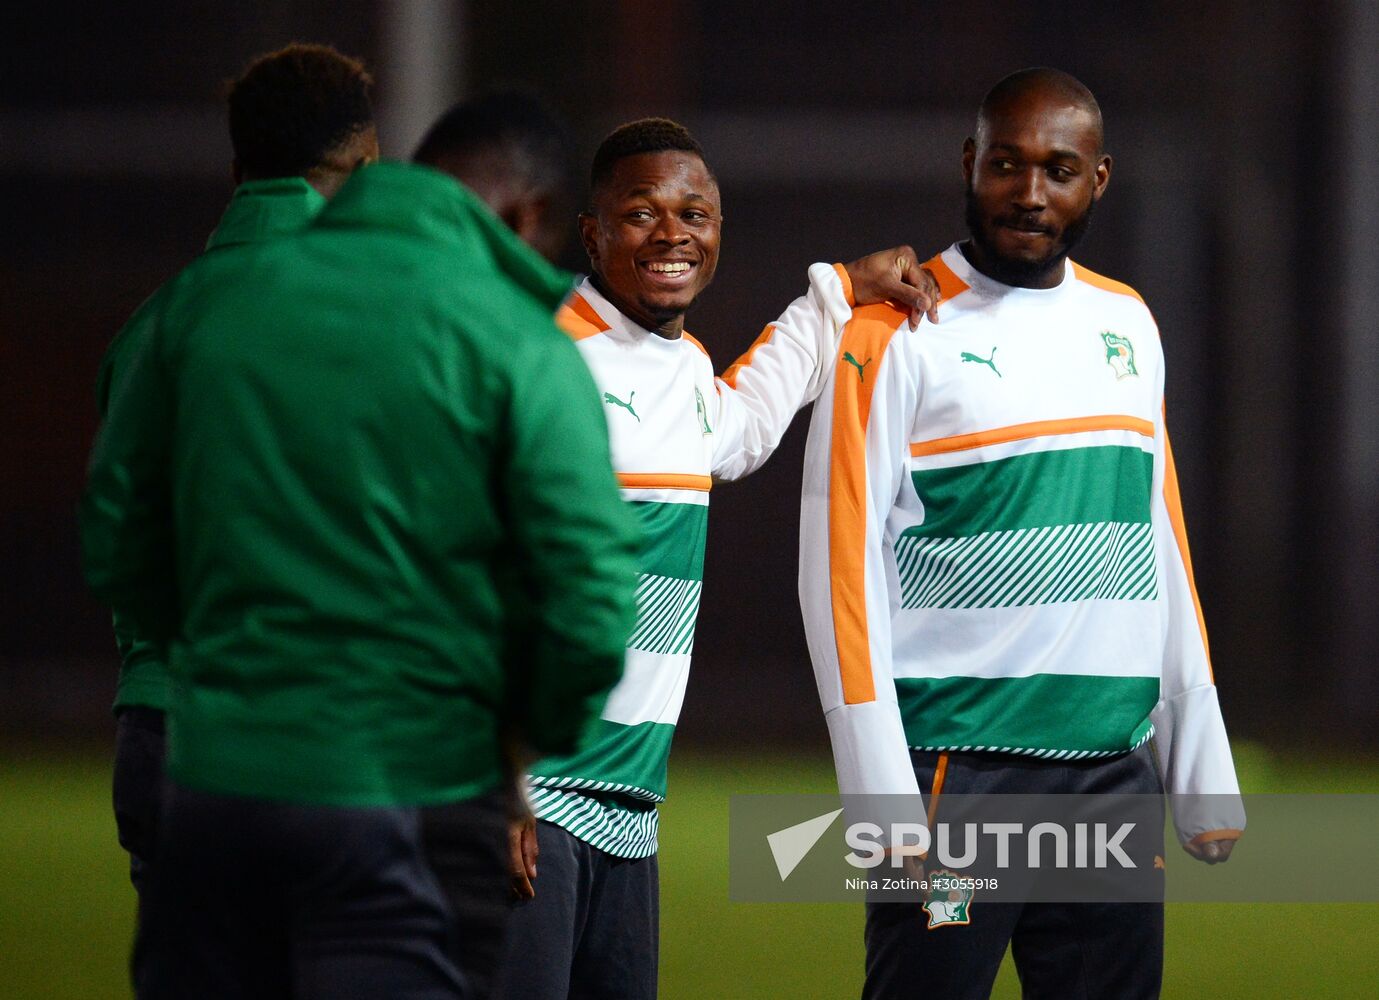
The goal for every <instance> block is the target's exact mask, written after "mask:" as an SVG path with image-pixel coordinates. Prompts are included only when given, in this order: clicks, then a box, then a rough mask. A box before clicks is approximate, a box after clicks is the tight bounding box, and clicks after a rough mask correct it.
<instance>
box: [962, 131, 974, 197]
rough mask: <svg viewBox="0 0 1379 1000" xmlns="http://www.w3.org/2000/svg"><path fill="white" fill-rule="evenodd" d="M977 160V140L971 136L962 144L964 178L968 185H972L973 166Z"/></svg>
mask: <svg viewBox="0 0 1379 1000" xmlns="http://www.w3.org/2000/svg"><path fill="white" fill-rule="evenodd" d="M976 162H977V142H976V140H975V139H973V138H972V137H971V136H968V138H966V139H964V140H963V144H962V179H963V181H964V182H965V183H966V184H967V186H968V187H971V186H972V166H973V164H975V163H976Z"/></svg>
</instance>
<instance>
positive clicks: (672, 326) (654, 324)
mask: <svg viewBox="0 0 1379 1000" xmlns="http://www.w3.org/2000/svg"><path fill="white" fill-rule="evenodd" d="M589 280H590V281H592V282H593V283H594V287H595V288H597V289H598V292H599V294H600V295H602V296H603V297H604V298H605V299H607V300H608V301H609V302H611V303H612V304H613V308H615V309H617V310H618V312H620V313H622V314H623V315H624V316H626V317H627V318H628V319H630V320H632V322H634V323H636V324H637V325H638V326H640V327H642V328H643V329H646V330H650V331H651V332H652V333H654V334H656V336H658V337H663V338H665V339H666V340H679V339H680V336H681V335H682V334H683V333H684V332H685V314H684V313H676V314H675V315H674V316H672V317H671V318H670V319H667V320H664V321H659V322H658V321H657V320H656V319H655V318H653V317H651V316H648V315H646V314H645V313H643V312H641V311H639V310H638V309H637V307H636V306H634V305H632V304H630V303H628V302H626V301H624V300H623V299H622V298H620V297H619V296H618V295H616V294H615V293H614V292H613V291H612V290H611V289H610V288H609V287H608V283H607V282H606V281H604V280H603V277H602V276H601V275H599V274H598V273H594V274H591V275H590V276H589Z"/></svg>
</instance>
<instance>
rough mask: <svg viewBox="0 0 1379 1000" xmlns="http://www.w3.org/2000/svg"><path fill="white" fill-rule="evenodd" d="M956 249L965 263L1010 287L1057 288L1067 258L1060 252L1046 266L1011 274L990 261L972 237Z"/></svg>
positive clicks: (1061, 278) (1060, 281) (1061, 279)
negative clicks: (1028, 271)
mask: <svg viewBox="0 0 1379 1000" xmlns="http://www.w3.org/2000/svg"><path fill="white" fill-rule="evenodd" d="M958 250H959V251H961V253H962V255H963V257H965V258H966V259H967V263H969V264H971V265H972V266H973V267H974V268H976V270H977V271H978V272H979V273H981V274H983V275H985V276H986V277H988V278H990V279H991V280H992V281H996V282H999V283H1000V284H1002V285H1009V286H1010V287H1012V288H1037V289H1044V290H1047V289H1050V288H1057V287H1058V286H1059V285H1060V284H1061V283H1062V281H1063V266H1064V262H1065V261H1066V260H1067V259H1068V255H1067V254H1061V255H1059V257H1058V258H1057V259H1055V260H1054V261H1053V262H1052V263H1051V264H1049V265H1048V266H1047V267H1044V268H1042V269H1041V270H1039V271H1035V272H1033V273H1031V274H1016V275H1012V274H1009V273H1007V272H1006V271H1004V270H1002V269H1001V268H1000V267H999V266H997V265H996V264H994V263H993V262H992V259H991V257H990V256H989V255H988V254H987V253H986V252H985V251H983V250H982V248H981V245H980V244H979V243H978V242H977V241H976V240H974V239H970V238H969V239H965V240H963V241H962V242H961V243H959V244H958Z"/></svg>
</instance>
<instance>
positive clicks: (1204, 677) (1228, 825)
mask: <svg viewBox="0 0 1379 1000" xmlns="http://www.w3.org/2000/svg"><path fill="white" fill-rule="evenodd" d="M1154 463H1155V473H1156V476H1155V478H1156V483H1155V493H1154V506H1153V508H1152V519H1153V525H1154V536H1155V547H1156V549H1157V554H1158V560H1159V565H1160V567H1161V569H1162V572H1161V574H1160V578H1159V586H1160V587H1161V588H1162V590H1163V597H1164V601H1165V604H1166V605H1167V628H1166V636H1165V641H1164V659H1163V679H1162V682H1161V684H1160V688H1159V693H1160V700H1159V703H1158V705H1156V706H1155V707H1154V710H1153V711H1152V712H1151V713H1150V716H1149V717H1150V720H1151V721H1152V722H1153V723H1154V731H1155V740H1154V745H1155V750H1156V753H1157V755H1158V760H1159V768H1160V771H1161V772H1162V774H1163V779H1164V785H1165V788H1166V790H1167V791H1168V794H1169V801H1170V805H1171V806H1172V810H1173V821H1174V825H1175V826H1176V828H1177V831H1178V838H1179V839H1180V840H1181V841H1183V842H1184V843H1187V842H1189V841H1205V840H1223V839H1235V838H1237V837H1239V836H1240V833H1241V831H1243V830H1244V829H1245V807H1244V804H1243V803H1242V802H1241V799H1240V785H1239V783H1238V781H1237V779H1236V774H1235V763H1234V760H1233V759H1232V757H1231V746H1230V741H1229V740H1228V739H1227V737H1226V724H1225V721H1224V720H1223V719H1222V717H1221V705H1220V703H1219V702H1218V701H1217V697H1216V684H1215V681H1214V678H1213V676H1212V670H1211V662H1210V653H1209V649H1208V645H1207V631H1206V625H1205V623H1204V621H1203V618H1202V611H1201V606H1200V604H1199V602H1198V599H1197V591H1196V588H1195V586H1194V584H1193V578H1192V561H1191V557H1190V555H1189V552H1188V543H1187V530H1186V527H1185V526H1184V522H1183V511H1182V504H1181V502H1180V500H1179V494H1178V475H1177V471H1176V470H1175V468H1174V465H1173V450H1172V448H1171V447H1170V445H1169V441H1168V429H1167V426H1166V423H1165V421H1164V420H1162V419H1161V420H1160V421H1159V425H1158V427H1157V429H1156V434H1155V440H1154Z"/></svg>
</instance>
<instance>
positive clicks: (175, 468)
mask: <svg viewBox="0 0 1379 1000" xmlns="http://www.w3.org/2000/svg"><path fill="white" fill-rule="evenodd" d="M227 260H229V258H228V255H226V256H222V255H220V254H218V253H209V254H207V255H205V256H204V257H202V258H201V259H200V261H198V262H197V263H196V264H195V265H193V266H192V267H191V268H189V269H188V270H187V272H185V273H184V274H183V275H181V276H180V277H179V278H178V279H177V280H176V281H175V282H174V283H173V284H172V286H170V288H169V289H168V291H167V293H166V294H167V296H168V297H167V300H166V301H165V302H164V303H163V304H162V306H161V307H160V308H159V310H158V312H157V315H156V317H155V320H154V329H153V333H152V336H151V338H150V343H149V345H148V347H147V348H146V349H145V350H142V351H140V352H139V356H138V358H137V359H136V360H135V362H134V364H133V366H132V370H131V371H130V373H129V376H128V379H127V381H126V382H125V383H124V386H123V387H122V389H121V391H120V392H117V393H116V394H115V395H114V397H113V399H112V403H111V411H110V417H109V419H108V421H107V423H106V425H105V426H104V427H103V429H102V431H101V433H100V435H99V436H98V438H97V442H96V447H95V451H94V453H93V457H92V463H91V470H90V479H89V482H88V487H87V492H86V495H85V497H84V499H83V510H82V529H83V548H84V554H85V560H86V574H87V579H88V581H89V583H90V584H91V586H92V587H93V589H94V590H95V591H96V592H97V593H98V594H100V595H101V596H103V597H105V598H107V599H108V600H109V601H110V602H111V603H112V605H113V606H114V607H115V608H116V610H117V611H119V612H120V613H121V614H122V615H127V616H128V618H129V620H130V621H131V622H134V623H136V625H137V627H138V628H139V629H141V630H142V631H144V632H145V633H146V634H149V635H152V636H159V637H162V636H166V637H168V638H169V639H170V640H171V643H170V646H171V650H172V676H173V694H172V700H171V704H170V708H169V759H168V770H169V773H170V775H171V776H172V777H173V779H174V780H176V781H178V782H179V783H181V784H184V785H187V786H189V787H194V788H199V789H203V790H206V791H212V792H220V793H228V794H245V795H253V796H257V797H262V798H274V799H282V800H287V801H296V802H302V803H320V804H328V805H346V806H348V805H406V804H426V803H436V802H445V801H453V800H456V799H461V798H465V797H468V796H470V795H474V794H478V793H481V792H483V791H485V790H487V789H490V788H492V787H494V786H496V785H497V784H498V783H499V782H500V781H501V780H503V773H504V765H503V760H502V751H501V747H500V744H501V742H502V738H503V735H504V733H505V732H506V731H507V730H509V729H511V730H515V731H516V732H518V733H519V734H520V735H521V736H522V737H523V738H524V739H525V741H526V742H527V743H529V744H530V745H531V746H532V747H533V748H534V749H535V750H536V751H537V752H539V753H545V754H555V753H570V752H572V751H574V750H575V749H577V747H578V739H579V736H580V735H581V733H583V732H584V730H585V728H586V725H587V724H588V723H589V721H590V720H591V719H592V718H594V717H595V716H596V715H597V713H598V711H599V710H600V709H601V707H602V704H603V701H604V700H605V698H606V697H607V692H608V690H609V688H610V687H611V686H612V684H613V683H614V682H615V681H616V679H617V678H618V676H619V675H620V672H621V664H622V655H623V644H624V641H625V638H626V636H627V634H628V630H629V628H630V626H631V623H632V611H633V600H632V598H633V588H634V585H635V581H636V553H637V551H638V546H639V543H640V540H641V539H640V532H639V530H638V528H637V525H636V520H635V518H634V517H633V516H632V515H631V513H630V512H629V511H628V510H627V507H626V505H624V504H623V503H622V501H621V500H620V499H619V494H618V489H617V482H616V479H615V477H614V475H613V471H612V466H611V462H610V458H609V451H608V439H607V431H606V425H605V423H604V418H603V413H602V411H601V409H600V407H599V397H598V393H597V391H596V390H595V388H594V383H593V380H592V378H591V377H590V375H589V372H588V369H587V367H586V366H585V364H584V362H583V360H582V359H581V358H580V356H579V353H578V351H577V349H576V348H575V347H574V345H573V344H572V343H571V342H570V340H569V338H568V337H566V336H565V335H564V334H563V333H561V332H560V331H559V330H558V329H557V328H556V326H555V324H554V322H553V321H552V318H551V317H552V313H553V311H554V309H555V307H556V306H557V305H558V304H559V302H560V301H561V300H562V298H563V297H564V296H565V294H566V293H567V292H568V290H569V287H570V282H569V278H568V276H567V275H564V274H563V273H561V272H559V271H557V270H555V269H554V268H552V267H550V266H549V265H548V264H547V263H546V262H545V261H544V260H542V259H541V258H540V257H538V256H537V255H536V254H535V253H533V252H532V251H531V250H529V249H528V248H527V247H526V246H525V245H524V244H522V243H521V242H520V241H518V239H517V238H516V237H515V236H514V235H513V234H512V233H511V232H510V231H509V230H508V229H507V228H506V227H505V226H504V225H503V224H502V223H501V222H500V221H499V220H498V219H497V218H496V217H494V216H493V214H492V213H491V212H490V211H489V210H488V209H487V208H486V207H485V206H484V205H483V204H482V203H481V202H479V201H478V199H476V198H475V197H474V196H473V195H472V194H470V193H469V192H468V191H466V190H465V189H463V188H462V187H461V186H460V185H459V184H458V183H456V182H455V181H454V180H452V179H451V178H450V177H448V176H446V175H444V174H441V173H438V172H436V171H433V170H430V169H428V168H426V167H421V166H415V165H408V164H395V163H382V164H377V165H374V166H370V167H365V168H363V169H361V170H360V171H359V172H358V173H357V174H356V175H355V176H354V177H353V178H352V179H351V180H350V181H349V182H348V183H347V184H346V185H345V187H344V188H343V189H342V191H341V192H340V194H339V195H337V196H336V198H335V199H334V201H332V202H331V204H330V205H329V206H328V207H327V208H326V209H325V210H324V211H323V212H322V213H321V215H320V216H319V218H318V220H317V222H316V223H315V224H314V225H313V226H311V227H310V228H309V229H307V230H306V231H305V232H303V233H300V234H298V235H296V236H292V237H289V238H286V239H281V240H274V241H271V242H267V243H260V244H252V245H248V246H245V247H243V248H242V251H241V252H239V253H237V254H236V255H235V256H234V258H233V261H232V262H231V263H229V264H222V263H221V262H222V261H227ZM174 511H175V512H176V516H175V517H173V512H174Z"/></svg>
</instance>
